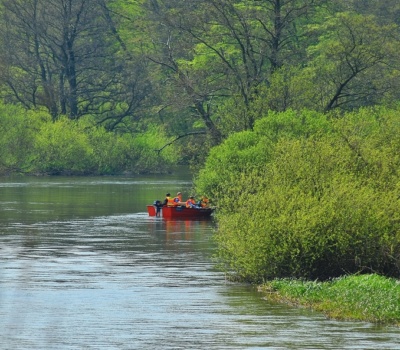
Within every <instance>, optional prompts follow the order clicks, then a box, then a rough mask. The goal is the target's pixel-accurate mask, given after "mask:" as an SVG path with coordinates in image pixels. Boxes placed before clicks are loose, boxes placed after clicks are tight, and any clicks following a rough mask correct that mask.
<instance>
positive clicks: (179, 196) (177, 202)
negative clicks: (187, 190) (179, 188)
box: [173, 192, 184, 206]
mask: <svg viewBox="0 0 400 350" xmlns="http://www.w3.org/2000/svg"><path fill="white" fill-rule="evenodd" d="M173 202H174V205H175V206H179V205H184V203H182V192H178V193H177V194H176V197H174V199H173Z"/></svg>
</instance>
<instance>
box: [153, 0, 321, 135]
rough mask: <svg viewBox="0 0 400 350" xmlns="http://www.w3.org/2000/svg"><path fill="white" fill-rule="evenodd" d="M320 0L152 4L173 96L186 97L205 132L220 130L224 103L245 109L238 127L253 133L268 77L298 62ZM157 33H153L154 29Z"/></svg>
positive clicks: (161, 0) (162, 62)
mask: <svg viewBox="0 0 400 350" xmlns="http://www.w3.org/2000/svg"><path fill="white" fill-rule="evenodd" d="M322 3H324V1H323V0H264V1H257V2H254V1H233V0H201V1H199V0H188V1H185V2H182V1H165V0H152V1H149V4H150V6H149V9H150V11H151V12H152V16H153V17H152V18H153V21H154V23H157V24H158V25H157V26H152V28H153V34H158V35H159V37H157V38H154V43H156V44H157V45H158V47H159V50H158V56H157V57H156V56H154V55H153V57H152V59H153V61H154V62H158V63H159V64H160V65H161V66H162V67H164V68H165V70H164V74H166V75H168V79H169V82H170V84H169V85H168V87H169V88H170V89H171V88H172V89H174V91H175V93H179V92H180V94H181V95H182V96H186V97H187V99H186V102H187V107H189V106H192V107H194V109H195V110H196V111H197V112H198V115H199V116H200V118H201V119H202V120H203V121H204V122H205V123H206V125H207V127H208V128H209V129H210V130H213V132H215V130H216V129H218V125H217V124H218V123H217V120H218V118H221V116H222V115H223V113H221V108H223V106H224V105H225V103H226V101H227V99H230V100H231V101H233V102H232V103H233V104H234V105H235V106H236V107H235V108H236V110H238V109H237V106H242V107H241V110H242V111H243V114H242V115H241V122H240V123H237V125H240V126H239V129H238V130H243V129H252V128H253V126H254V121H255V119H256V116H255V115H254V113H249V110H251V108H252V102H253V100H254V97H255V96H257V94H258V93H259V91H260V89H264V88H265V87H268V84H269V80H270V77H271V75H272V74H273V73H274V72H275V71H276V70H277V69H279V68H280V67H282V66H283V65H285V64H289V63H291V62H293V61H295V62H296V63H298V62H302V61H301V59H302V58H305V57H306V56H305V47H304V46H302V45H300V44H299V42H301V41H302V40H303V38H304V34H305V32H304V30H305V27H304V26H302V24H304V23H303V21H304V18H306V16H310V15H311V14H312V13H313V12H314V11H315V9H316V8H317V7H318V5H319V4H322ZM154 28H158V30H156V31H154Z"/></svg>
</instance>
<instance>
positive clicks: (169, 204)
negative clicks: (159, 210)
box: [167, 197, 175, 207]
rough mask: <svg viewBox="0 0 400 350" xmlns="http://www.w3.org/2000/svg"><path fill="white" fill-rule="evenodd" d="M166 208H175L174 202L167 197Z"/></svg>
mask: <svg viewBox="0 0 400 350" xmlns="http://www.w3.org/2000/svg"><path fill="white" fill-rule="evenodd" d="M167 200H168V201H167V206H169V207H173V206H175V202H174V198H172V197H167Z"/></svg>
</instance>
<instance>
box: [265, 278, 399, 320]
mask: <svg viewBox="0 0 400 350" xmlns="http://www.w3.org/2000/svg"><path fill="white" fill-rule="evenodd" d="M259 290H260V292H262V293H265V298H266V299H268V300H276V301H279V302H285V303H288V304H291V305H296V306H300V307H308V308H311V309H313V310H316V311H319V312H322V313H324V314H325V315H326V316H327V317H329V318H334V319H339V320H358V321H367V322H373V323H380V324H390V325H396V326H400V281H399V280H396V279H393V278H386V277H382V276H379V275H376V274H370V275H354V276H346V277H341V278H337V279H334V280H332V281H329V282H311V281H301V280H290V279H277V280H273V281H270V282H267V283H265V284H263V285H261V286H260V287H259Z"/></svg>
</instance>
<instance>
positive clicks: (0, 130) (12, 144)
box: [0, 104, 45, 174]
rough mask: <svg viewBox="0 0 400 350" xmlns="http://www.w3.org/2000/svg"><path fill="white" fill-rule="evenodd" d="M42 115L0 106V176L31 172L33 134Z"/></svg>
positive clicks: (14, 107) (9, 106)
mask: <svg viewBox="0 0 400 350" xmlns="http://www.w3.org/2000/svg"><path fill="white" fill-rule="evenodd" d="M43 115H45V113H40V112H37V113H35V112H26V111H25V110H24V109H22V108H19V107H16V106H12V105H3V104H0V135H1V137H0V174H7V173H25V172H29V171H30V170H31V168H32V160H33V156H34V153H33V145H34V138H35V133H36V132H37V128H38V127H39V125H40V123H41V118H42V117H43Z"/></svg>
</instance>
